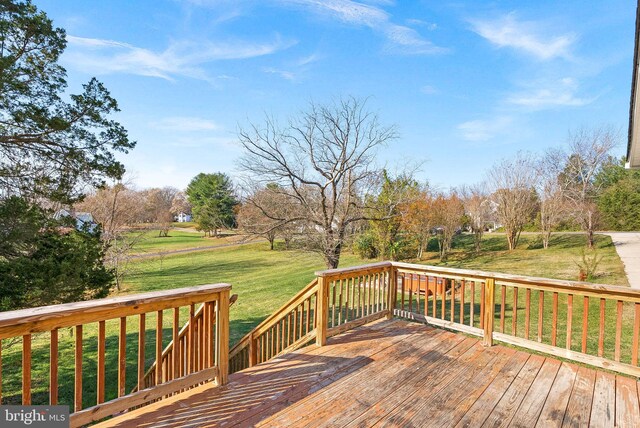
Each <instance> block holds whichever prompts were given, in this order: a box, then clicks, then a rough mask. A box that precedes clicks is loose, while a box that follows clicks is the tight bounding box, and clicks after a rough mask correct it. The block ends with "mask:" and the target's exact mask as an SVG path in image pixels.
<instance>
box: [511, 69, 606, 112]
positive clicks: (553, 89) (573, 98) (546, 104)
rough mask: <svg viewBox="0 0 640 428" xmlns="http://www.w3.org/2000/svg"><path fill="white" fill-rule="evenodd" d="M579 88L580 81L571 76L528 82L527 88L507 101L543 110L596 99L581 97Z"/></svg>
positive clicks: (574, 105)
mask: <svg viewBox="0 0 640 428" xmlns="http://www.w3.org/2000/svg"><path fill="white" fill-rule="evenodd" d="M578 89H579V85H578V82H577V81H576V80H575V79H572V78H570V77H565V78H563V79H559V80H556V81H550V82H548V81H542V82H536V83H534V84H528V85H527V87H526V89H525V90H523V91H520V92H517V93H514V94H512V95H510V96H509V97H507V102H508V103H510V104H515V105H519V106H523V107H528V108H531V109H534V110H542V109H545V108H553V107H580V106H583V105H586V104H589V103H591V102H593V101H594V100H595V98H583V97H579V96H578V95H577V92H578Z"/></svg>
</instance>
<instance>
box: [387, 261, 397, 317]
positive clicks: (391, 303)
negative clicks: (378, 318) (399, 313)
mask: <svg viewBox="0 0 640 428" xmlns="http://www.w3.org/2000/svg"><path fill="white" fill-rule="evenodd" d="M397 293H398V269H397V268H396V267H395V266H393V265H391V266H390V267H389V291H388V302H387V308H388V309H387V311H388V312H387V319H388V320H390V319H393V312H394V310H395V309H396V300H397V299H398V297H397Z"/></svg>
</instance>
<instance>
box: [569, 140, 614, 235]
mask: <svg viewBox="0 0 640 428" xmlns="http://www.w3.org/2000/svg"><path fill="white" fill-rule="evenodd" d="M618 139H619V136H618V133H617V132H615V131H614V130H613V129H611V128H607V127H600V128H594V129H587V128H582V129H579V130H577V131H575V132H573V133H571V134H570V135H569V155H568V158H567V161H566V164H565V167H564V170H563V172H562V174H561V179H562V185H563V188H564V194H565V196H566V199H567V201H568V203H569V206H570V209H571V212H572V214H573V216H574V218H575V220H576V221H577V222H578V223H579V224H580V226H581V227H582V230H583V231H584V232H585V234H586V238H587V245H588V247H589V248H592V247H593V232H594V230H595V228H596V227H597V224H598V209H597V206H596V197H597V195H598V193H599V191H600V190H601V189H600V187H601V184H599V183H598V181H597V180H596V176H597V175H598V173H599V172H600V170H601V168H602V166H603V165H604V164H605V162H606V161H607V159H608V158H609V152H610V151H611V150H612V149H613V148H614V147H615V146H616V145H617V143H618Z"/></svg>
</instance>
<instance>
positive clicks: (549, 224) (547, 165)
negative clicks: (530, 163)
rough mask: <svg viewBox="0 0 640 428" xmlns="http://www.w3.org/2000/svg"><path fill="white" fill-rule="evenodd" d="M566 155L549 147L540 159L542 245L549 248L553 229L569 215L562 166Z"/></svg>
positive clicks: (539, 184)
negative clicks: (562, 178)
mask: <svg viewBox="0 0 640 428" xmlns="http://www.w3.org/2000/svg"><path fill="white" fill-rule="evenodd" d="M565 162H566V155H565V154H564V153H563V152H562V151H561V150H558V149H549V150H547V151H546V152H545V154H544V155H543V156H542V157H541V158H540V160H539V161H538V177H539V180H538V195H539V197H540V213H539V215H540V230H541V233H542V246H543V248H549V241H550V240H551V231H552V230H553V229H554V228H555V227H556V226H558V224H560V222H561V221H562V220H563V219H564V218H565V217H566V215H567V203H566V199H565V191H564V190H565V189H564V187H563V186H562V180H561V175H562V168H563V165H564V163H565Z"/></svg>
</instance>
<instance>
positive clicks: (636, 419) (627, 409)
mask: <svg viewBox="0 0 640 428" xmlns="http://www.w3.org/2000/svg"><path fill="white" fill-rule="evenodd" d="M637 384H638V381H637V380H636V379H631V378H628V377H626V376H620V375H618V376H616V426H618V427H632V426H638V424H640V407H638V387H637Z"/></svg>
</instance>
